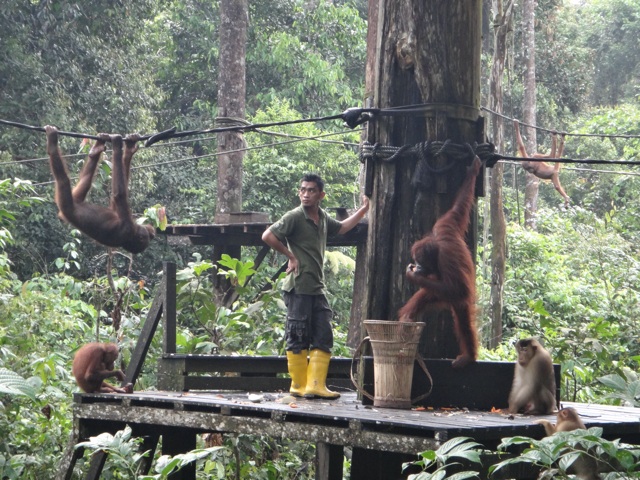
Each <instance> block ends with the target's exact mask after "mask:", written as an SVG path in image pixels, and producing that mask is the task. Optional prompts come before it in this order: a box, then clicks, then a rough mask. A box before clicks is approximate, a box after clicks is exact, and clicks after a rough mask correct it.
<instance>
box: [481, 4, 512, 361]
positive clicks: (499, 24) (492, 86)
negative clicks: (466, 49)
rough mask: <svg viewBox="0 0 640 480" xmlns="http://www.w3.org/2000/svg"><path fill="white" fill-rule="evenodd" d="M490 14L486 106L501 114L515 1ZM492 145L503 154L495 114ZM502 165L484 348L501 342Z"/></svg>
mask: <svg viewBox="0 0 640 480" xmlns="http://www.w3.org/2000/svg"><path fill="white" fill-rule="evenodd" d="M492 3H493V11H494V12H495V15H494V19H493V27H494V34H493V58H492V62H491V76H490V78H489V90H490V92H491V95H490V96H489V105H490V108H491V110H493V111H494V112H497V113H498V114H502V111H503V95H502V78H503V75H504V65H505V58H506V53H507V35H508V33H509V31H510V29H511V21H512V17H513V4H514V0H507V1H506V4H505V2H503V1H502V0H494V1H493V2H492ZM492 133H493V143H494V144H495V145H496V146H497V148H498V151H503V150H504V149H503V145H504V122H503V120H502V117H501V116H500V115H495V116H494V117H493V122H492ZM503 174H504V166H503V164H502V163H497V164H496V165H495V166H494V167H493V168H492V169H491V184H490V199H491V200H490V203H491V209H490V211H491V239H492V247H491V328H490V334H489V338H488V339H487V342H486V343H487V346H488V347H489V348H495V347H496V346H497V345H498V344H499V343H500V341H501V340H502V300H503V299H502V294H503V288H504V271H505V261H506V226H505V219H504V210H503V202H502V181H503Z"/></svg>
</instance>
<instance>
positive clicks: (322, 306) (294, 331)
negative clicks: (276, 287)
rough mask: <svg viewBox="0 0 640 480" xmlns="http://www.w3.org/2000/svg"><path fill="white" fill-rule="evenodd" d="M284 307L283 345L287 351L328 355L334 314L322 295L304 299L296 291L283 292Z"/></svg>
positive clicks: (304, 297) (309, 296) (307, 296)
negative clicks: (285, 319)
mask: <svg viewBox="0 0 640 480" xmlns="http://www.w3.org/2000/svg"><path fill="white" fill-rule="evenodd" d="M283 296H284V303H285V305H286V306H287V325H286V341H287V351H292V352H294V353H300V350H307V349H308V350H313V349H316V348H319V349H320V350H324V351H325V352H328V353H331V349H332V348H333V330H332V329H331V320H332V318H333V311H332V310H331V308H330V307H329V302H327V298H326V297H325V296H324V295H304V294H297V293H295V291H293V290H292V291H291V292H283Z"/></svg>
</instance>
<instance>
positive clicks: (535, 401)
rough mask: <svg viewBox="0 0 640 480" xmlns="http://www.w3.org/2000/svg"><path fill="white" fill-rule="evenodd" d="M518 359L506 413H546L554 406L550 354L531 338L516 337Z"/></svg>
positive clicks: (554, 395) (553, 384)
mask: <svg viewBox="0 0 640 480" xmlns="http://www.w3.org/2000/svg"><path fill="white" fill-rule="evenodd" d="M515 348H516V352H517V353H518V362H517V363H516V367H515V373H514V375H513V385H512V387H511V393H510V394H509V413H511V414H515V413H518V412H520V411H523V412H524V413H525V414H528V415H548V414H550V413H553V412H554V411H555V409H556V378H555V375H554V372H553V361H552V360H551V355H549V352H547V351H546V350H545V349H544V347H543V346H542V345H541V344H540V342H538V340H536V339H535V338H526V339H523V340H518V342H517V343H516V347H515Z"/></svg>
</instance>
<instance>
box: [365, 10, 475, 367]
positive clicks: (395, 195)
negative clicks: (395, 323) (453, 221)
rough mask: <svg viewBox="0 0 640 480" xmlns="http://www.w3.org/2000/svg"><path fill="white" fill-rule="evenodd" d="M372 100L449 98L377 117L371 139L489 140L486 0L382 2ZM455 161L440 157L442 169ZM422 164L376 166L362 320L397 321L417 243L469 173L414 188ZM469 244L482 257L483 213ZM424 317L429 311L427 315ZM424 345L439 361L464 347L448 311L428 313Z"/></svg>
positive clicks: (387, 103)
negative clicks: (429, 107)
mask: <svg viewBox="0 0 640 480" xmlns="http://www.w3.org/2000/svg"><path fill="white" fill-rule="evenodd" d="M379 1H380V7H379V12H378V15H379V21H378V35H377V39H378V48H377V49H376V50H377V52H378V54H377V56H378V63H377V65H376V72H375V78H376V79H375V88H374V98H375V101H374V103H375V105H376V106H377V107H380V108H388V107H397V106H402V105H412V104H421V103H437V104H442V105H441V107H438V108H437V109H435V108H434V110H433V111H432V112H431V113H429V114H425V115H416V116H407V117H380V118H379V119H377V120H376V122H375V123H370V125H369V138H368V141H369V142H370V143H380V144H381V145H385V146H396V147H400V146H403V145H406V144H416V143H420V142H424V141H426V140H439V141H444V140H447V139H449V140H451V141H452V142H453V143H459V144H463V143H471V144H473V143H474V142H475V141H478V142H482V141H484V138H483V132H482V122H481V120H480V115H479V112H480V110H479V107H480V51H481V19H482V2H481V0H429V1H425V0H403V1H397V0H379ZM449 161H450V160H447V159H445V158H439V160H438V164H437V165H434V166H435V167H436V168H441V167H443V166H444V165H447V164H448V162H449ZM415 164H416V162H415V160H414V161H411V160H407V159H400V160H398V161H395V162H377V163H375V166H374V172H373V192H372V197H371V205H372V206H371V209H370V212H369V236H368V242H367V257H366V262H365V265H366V271H367V275H366V278H367V279H369V283H368V285H367V291H366V294H365V298H364V302H363V312H364V314H365V315H364V318H365V319H367V318H368V319H378V320H384V319H388V320H393V319H396V318H397V311H398V309H399V308H400V307H401V306H402V305H403V304H404V303H405V302H406V301H407V300H408V299H409V298H410V296H411V295H412V294H413V293H414V292H415V288H414V287H413V286H412V285H410V284H409V283H408V281H407V280H406V278H405V274H404V273H405V268H406V266H407V264H408V263H410V262H411V254H410V248H411V245H412V244H413V243H414V242H415V241H416V240H418V239H419V238H421V237H422V236H424V235H425V234H426V233H428V232H429V231H430V230H431V228H432V227H433V224H434V223H435V221H436V220H437V218H438V217H440V216H441V215H442V214H443V213H444V212H446V211H447V210H448V209H449V207H450V206H451V203H452V201H453V198H454V197H455V194H456V192H457V190H458V187H459V186H460V184H461V183H462V180H463V178H464V176H465V170H466V168H465V167H466V165H463V164H460V165H455V166H454V168H452V169H451V170H449V171H448V172H447V173H446V174H443V175H438V176H436V177H434V182H433V187H432V188H431V189H430V190H429V191H424V190H421V191H418V190H416V189H414V188H413V187H412V185H411V178H412V175H413V172H414V169H415ZM472 217H473V218H472V224H471V226H470V228H469V232H470V235H469V244H470V247H471V249H472V252H473V255H474V256H475V245H476V233H475V231H476V228H475V227H476V221H475V218H476V215H475V211H474V214H473V215H472ZM424 319H427V317H424ZM419 349H420V351H421V352H422V353H423V354H424V355H426V356H429V357H432V358H455V356H456V355H457V354H458V353H459V352H458V346H457V342H456V339H455V335H454V334H453V329H452V321H451V317H450V314H449V313H448V312H440V313H437V314H435V315H431V316H429V318H428V321H427V326H426V328H425V330H424V333H423V337H422V339H421V341H420V347H419Z"/></svg>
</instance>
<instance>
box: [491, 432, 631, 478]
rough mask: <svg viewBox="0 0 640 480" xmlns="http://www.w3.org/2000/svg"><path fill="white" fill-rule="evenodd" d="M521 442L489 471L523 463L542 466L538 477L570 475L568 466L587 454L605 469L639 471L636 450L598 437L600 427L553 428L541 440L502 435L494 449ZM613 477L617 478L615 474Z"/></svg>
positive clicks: (618, 442)
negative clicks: (518, 450) (519, 450)
mask: <svg viewBox="0 0 640 480" xmlns="http://www.w3.org/2000/svg"><path fill="white" fill-rule="evenodd" d="M517 446H524V447H525V448H524V450H523V451H522V453H521V454H520V455H518V456H515V457H511V458H509V459H507V460H504V461H502V462H500V463H498V464H496V465H492V466H491V467H489V473H490V474H495V473H497V472H498V471H499V470H501V469H502V468H504V467H506V466H509V465H514V464H518V463H525V464H530V465H534V466H536V467H538V468H542V469H543V470H544V472H543V473H542V476H541V477H540V478H570V475H569V473H568V470H569V468H570V467H571V466H572V465H573V464H574V462H575V461H576V460H578V459H579V458H580V457H581V456H584V455H588V456H589V457H592V458H593V459H594V460H596V461H597V462H598V463H599V464H604V465H605V468H606V469H607V470H609V469H610V470H612V471H614V472H620V473H625V474H627V475H628V474H632V477H633V478H635V477H636V475H633V473H634V472H638V471H640V450H637V449H634V448H630V446H629V445H623V444H621V443H620V441H619V440H614V441H609V440H605V439H603V438H602V428H599V427H594V428H590V429H588V430H574V431H571V432H557V433H555V434H553V435H551V436H549V437H545V438H543V439H542V440H535V439H533V438H529V437H511V438H504V439H503V440H502V443H501V444H500V445H499V446H498V450H500V451H507V450H510V449H511V448H512V447H517ZM616 478H619V477H617V476H616Z"/></svg>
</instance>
